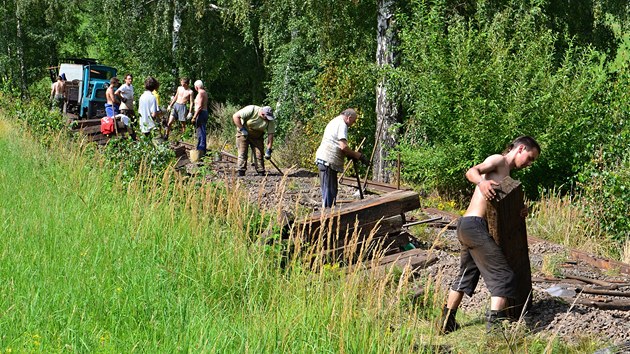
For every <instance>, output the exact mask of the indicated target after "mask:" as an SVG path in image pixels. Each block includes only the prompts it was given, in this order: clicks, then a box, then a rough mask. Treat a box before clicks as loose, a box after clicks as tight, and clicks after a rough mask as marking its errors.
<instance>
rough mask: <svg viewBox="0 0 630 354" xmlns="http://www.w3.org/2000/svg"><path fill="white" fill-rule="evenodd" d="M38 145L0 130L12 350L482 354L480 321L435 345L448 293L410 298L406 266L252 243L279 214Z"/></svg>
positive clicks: (223, 193) (226, 194) (61, 146)
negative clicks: (129, 176)
mask: <svg viewBox="0 0 630 354" xmlns="http://www.w3.org/2000/svg"><path fill="white" fill-rule="evenodd" d="M33 141H34V139H33V138H30V137H28V136H27V137H22V133H21V132H19V131H17V130H14V129H12V127H11V126H10V125H9V124H6V122H5V121H4V120H2V119H0V216H1V217H2V218H1V219H0V220H2V228H1V231H0V237H1V238H2V240H3V242H2V244H1V245H0V254H1V258H0V277H1V278H2V279H3V284H4V285H3V286H2V287H0V313H1V314H2V316H1V317H0V351H2V352H60V351H70V352H74V351H85V352H125V353H126V352H134V351H136V352H163V353H171V352H179V351H183V352H217V353H242V352H252V353H269V352H287V353H304V352H316V353H320V352H334V353H338V352H339V353H342V352H348V353H382V352H394V353H399V352H425V353H430V352H440V351H442V350H449V348H453V349H454V350H456V351H458V352H479V350H482V349H483V348H485V346H486V345H487V343H486V341H485V340H480V338H482V337H480V336H482V335H483V326H482V325H478V326H472V327H471V328H467V329H464V330H462V331H461V332H458V333H457V334H452V335H449V336H439V335H437V334H436V332H435V326H434V325H433V321H434V317H435V315H436V314H437V312H438V311H439V309H440V308H441V305H442V302H443V299H444V296H445V293H443V292H442V291H441V290H439V289H437V287H436V286H435V284H436V283H439V281H436V280H434V279H431V278H428V279H424V280H422V281H421V282H422V285H423V286H424V288H425V292H424V294H423V296H422V297H421V299H420V300H419V301H418V300H416V301H411V300H410V299H409V297H408V294H409V293H410V291H411V288H412V287H414V286H416V285H417V282H418V280H417V279H415V278H414V277H413V276H412V275H411V272H410V271H409V269H391V270H388V271H386V272H384V273H377V272H369V271H366V269H365V267H364V266H363V265H361V264H357V265H354V266H351V267H338V266H335V265H334V264H330V263H325V262H323V259H324V258H323V256H322V255H323V254H324V252H325V251H324V250H323V249H322V248H321V247H317V246H313V247H306V246H307V245H304V247H299V244H300V242H302V240H303V235H302V234H301V233H300V232H299V230H294V233H293V234H292V235H291V238H290V240H289V241H288V242H289V243H290V244H293V245H295V246H296V249H304V250H306V251H303V252H293V253H291V254H287V253H285V252H283V250H282V247H281V245H280V244H271V245H266V244H262V243H261V242H259V240H258V236H257V235H258V234H259V233H260V232H261V231H263V230H268V229H270V228H271V229H274V227H275V225H274V223H273V220H275V217H276V215H277V214H278V213H279V211H280V210H279V209H278V210H266V211H264V212H259V211H257V210H255V208H253V207H252V206H251V204H250V203H249V202H248V201H247V199H246V196H245V195H244V193H242V192H241V190H240V188H239V187H230V188H227V187H225V186H224V184H223V183H209V182H207V181H205V180H204V179H185V178H182V177H180V176H178V175H174V174H173V172H172V171H167V172H166V174H165V175H163V176H147V177H146V178H137V179H134V180H133V181H131V182H130V183H127V184H122V183H121V181H120V176H119V174H117V172H116V171H106V170H104V166H105V164H103V163H102V161H101V160H100V158H101V157H100V155H99V154H98V153H96V152H95V150H94V147H93V146H92V145H90V146H78V147H77V146H76V145H75V144H71V143H70V144H69V143H68V142H67V141H64V140H63V139H62V138H58V139H57V142H56V143H55V144H52V146H51V148H50V149H43V148H42V147H41V146H39V145H38V144H36V143H33ZM140 176H142V173H141V174H140ZM284 188H285V187H283V186H280V187H279V188H278V190H277V191H276V194H277V195H278V198H281V197H280V196H281V194H282V193H284ZM279 204H280V203H278V205H279ZM330 232H333V231H330ZM351 237H356V235H351ZM351 242H352V240H351ZM351 252H359V253H360V252H362V251H361V250H360V249H355V250H352V251H348V254H347V255H346V256H347V257H349V253H351ZM313 260H316V261H313ZM281 264H284V267H281V266H280V265H281ZM461 316H466V315H465V314H462V315H461ZM462 338H469V340H470V341H468V340H467V341H465V342H462V341H461V339H462ZM538 341H539V340H538V339H535V338H531V340H530V338H528V337H526V338H525V339H523V341H521V342H519V344H518V346H521V347H524V348H527V347H532V346H533V344H536V343H538ZM492 343H494V344H492ZM491 344H492V345H494V346H495V347H497V348H504V347H503V346H502V344H501V343H500V342H499V343H496V342H491ZM538 346H539V345H538ZM558 348H562V349H566V347H564V346H560V345H558ZM564 352H571V351H570V350H565V351H564Z"/></svg>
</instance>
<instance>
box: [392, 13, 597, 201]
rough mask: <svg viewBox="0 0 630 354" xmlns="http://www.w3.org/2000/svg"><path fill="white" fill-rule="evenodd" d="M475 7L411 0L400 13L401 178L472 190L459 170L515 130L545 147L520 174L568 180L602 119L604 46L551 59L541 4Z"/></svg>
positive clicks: (539, 181) (534, 179) (543, 182)
mask: <svg viewBox="0 0 630 354" xmlns="http://www.w3.org/2000/svg"><path fill="white" fill-rule="evenodd" d="M486 5H487V4H486V3H485V2H479V3H478V4H477V11H476V12H475V13H474V16H473V17H469V18H467V17H463V16H461V15H458V14H454V15H453V14H449V13H448V8H447V6H446V4H445V3H444V2H439V1H438V2H434V3H432V4H428V3H427V2H424V1H418V2H416V5H415V8H414V10H413V14H412V15H411V16H410V17H409V18H408V19H407V21H404V22H405V23H406V25H407V27H406V29H405V31H404V32H403V52H404V55H403V58H404V62H403V65H402V66H401V70H400V84H399V85H398V87H399V88H400V92H399V96H400V97H401V100H403V101H404V102H405V104H406V108H407V110H408V112H409V115H408V120H407V121H406V123H405V127H404V129H405V130H406V134H405V138H404V142H403V144H401V151H402V154H403V156H404V160H405V166H406V167H407V168H406V169H405V171H404V175H405V177H406V178H407V179H410V180H414V181H416V182H419V183H422V184H425V185H426V186H427V187H430V188H437V189H438V190H441V191H444V192H449V193H463V192H464V191H466V190H470V187H469V186H468V184H467V182H466V181H465V179H464V177H463V172H464V171H466V169H467V168H469V167H470V166H472V165H473V164H475V163H479V162H480V161H481V160H482V159H483V158H485V157H486V156H488V155H489V154H492V153H499V152H501V151H502V150H503V147H504V146H506V145H507V144H509V142H510V141H511V140H512V139H513V138H515V137H516V136H518V135H532V136H534V137H536V138H537V139H538V140H539V141H540V142H541V144H542V148H543V155H542V156H541V159H540V160H539V162H537V163H536V165H535V166H534V167H533V168H531V169H529V170H528V171H526V172H525V174H526V175H527V177H524V178H523V181H524V183H525V184H526V186H527V185H529V188H527V189H528V192H529V194H530V196H535V193H536V191H537V190H536V188H533V187H532V186H531V185H533V184H534V183H535V184H536V185H540V186H552V185H554V184H563V183H567V182H571V181H572V179H573V177H574V176H575V172H576V168H580V166H582V165H583V164H584V163H585V162H586V161H588V159H589V156H588V155H587V154H585V153H584V146H585V145H586V144H587V143H589V142H592V143H595V142H596V141H597V140H598V139H601V137H600V136H597V135H593V134H592V133H593V132H596V131H597V130H598V129H599V127H600V126H601V125H604V124H605V123H604V121H603V119H602V118H603V116H602V113H604V114H605V112H604V110H605V107H604V106H603V104H602V102H601V101H600V92H601V91H602V89H605V87H606V82H607V73H606V70H605V67H604V62H603V56H602V55H600V54H599V53H598V52H596V51H594V50H591V49H588V48H587V49H582V48H576V47H569V48H567V50H565V51H564V52H563V53H562V60H561V62H560V63H559V64H556V60H555V57H556V56H557V53H556V52H555V44H556V40H557V34H556V33H554V32H552V31H550V30H549V28H548V27H547V26H545V24H546V23H547V22H548V20H549V18H548V17H547V15H546V14H545V13H544V12H543V9H542V8H541V7H538V6H534V5H531V6H522V7H517V6H512V7H503V8H501V9H499V10H494V8H492V7H487V6H486Z"/></svg>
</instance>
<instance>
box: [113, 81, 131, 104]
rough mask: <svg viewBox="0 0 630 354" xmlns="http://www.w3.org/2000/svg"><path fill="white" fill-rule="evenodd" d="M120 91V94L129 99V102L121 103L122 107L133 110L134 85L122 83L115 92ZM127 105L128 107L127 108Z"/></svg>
mask: <svg viewBox="0 0 630 354" xmlns="http://www.w3.org/2000/svg"><path fill="white" fill-rule="evenodd" d="M118 92H120V95H121V96H122V97H124V98H125V99H127V102H125V103H122V102H121V104H120V109H131V110H133V85H127V84H122V85H120V87H119V88H118V89H117V90H116V92H114V93H118ZM125 106H126V108H125Z"/></svg>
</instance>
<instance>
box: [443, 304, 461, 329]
mask: <svg viewBox="0 0 630 354" xmlns="http://www.w3.org/2000/svg"><path fill="white" fill-rule="evenodd" d="M455 315H457V309H449V308H447V307H446V306H444V308H443V309H442V316H440V321H439V322H438V333H440V334H449V333H451V332H453V331H456V330H458V329H459V325H458V324H457V322H455Z"/></svg>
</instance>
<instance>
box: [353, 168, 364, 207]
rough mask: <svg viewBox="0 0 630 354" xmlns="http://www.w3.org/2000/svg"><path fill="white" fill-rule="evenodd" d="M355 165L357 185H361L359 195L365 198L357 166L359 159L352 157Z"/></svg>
mask: <svg viewBox="0 0 630 354" xmlns="http://www.w3.org/2000/svg"><path fill="white" fill-rule="evenodd" d="M352 164H353V165H354V173H355V174H354V175H355V176H356V177H357V187H359V196H360V197H361V199H363V188H361V179H360V178H359V168H358V167H357V159H352Z"/></svg>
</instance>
